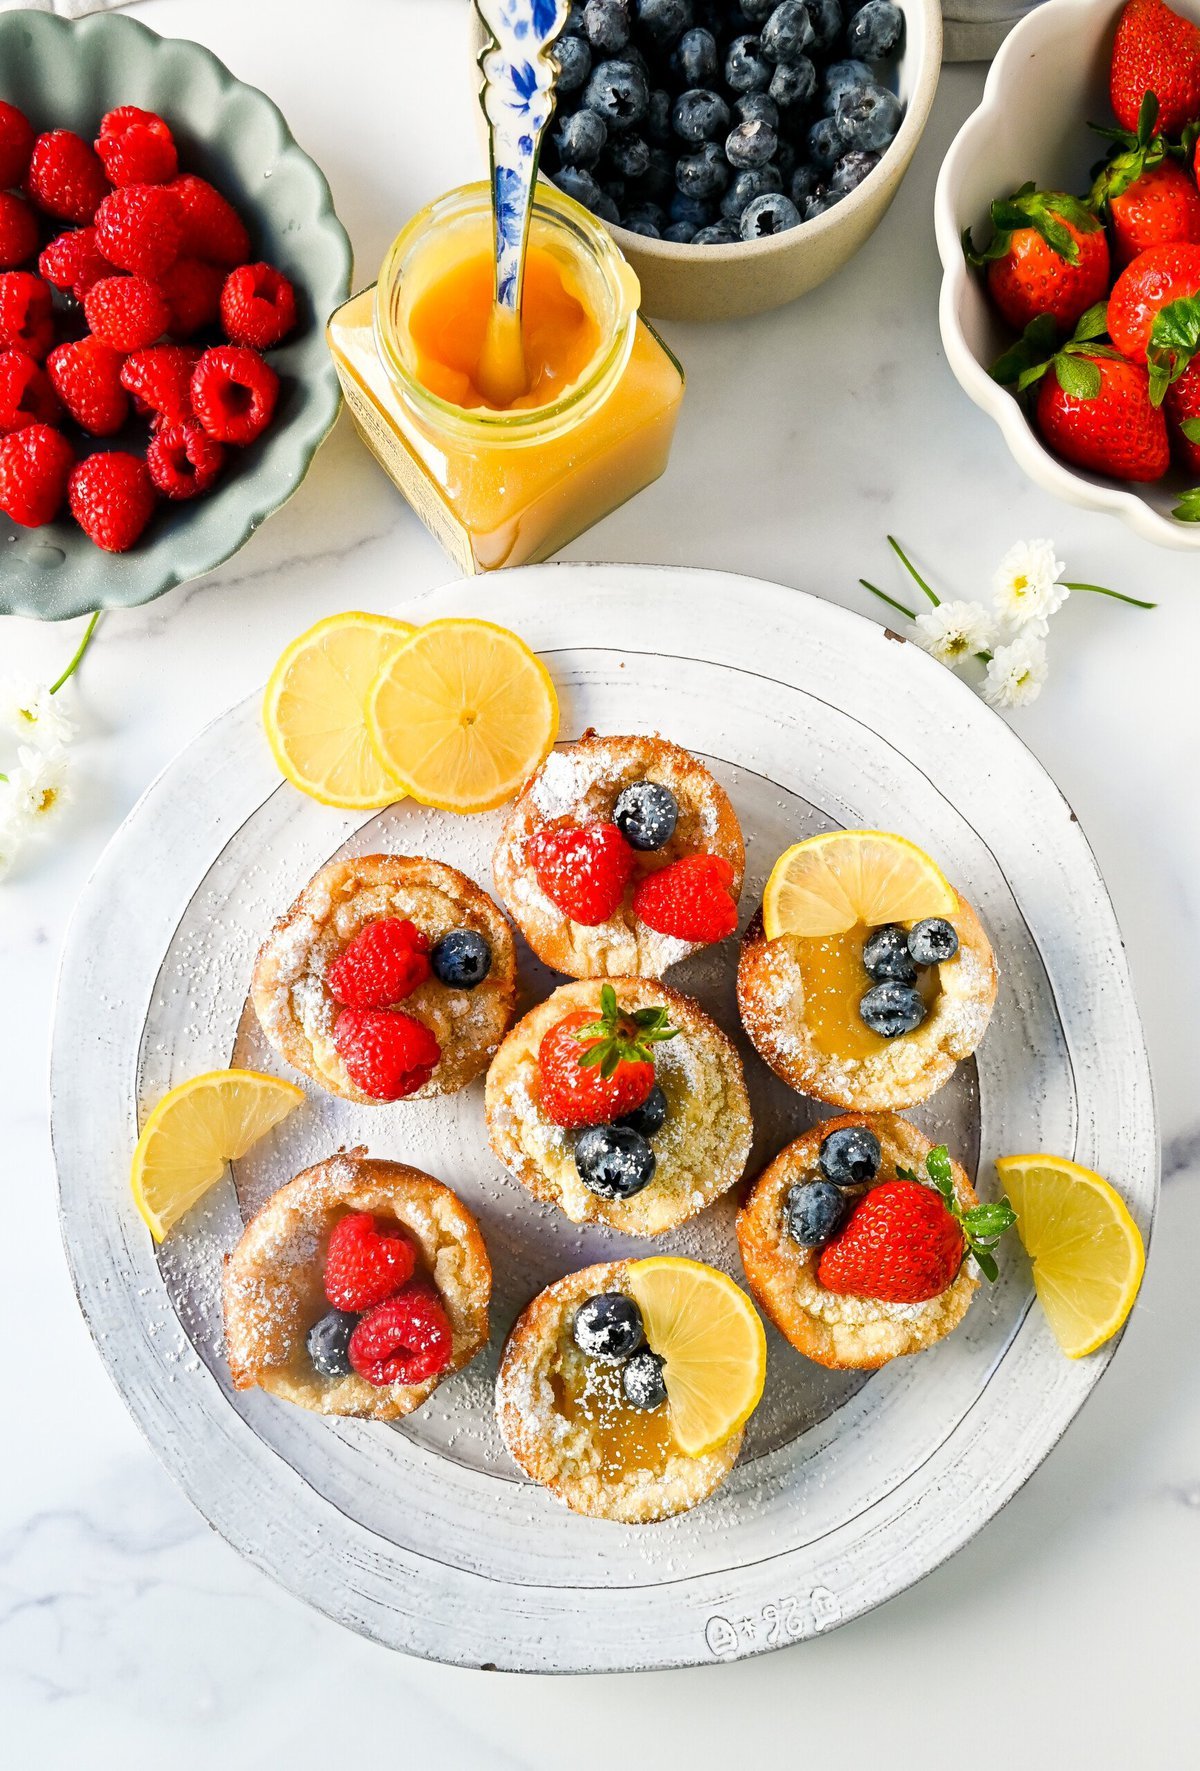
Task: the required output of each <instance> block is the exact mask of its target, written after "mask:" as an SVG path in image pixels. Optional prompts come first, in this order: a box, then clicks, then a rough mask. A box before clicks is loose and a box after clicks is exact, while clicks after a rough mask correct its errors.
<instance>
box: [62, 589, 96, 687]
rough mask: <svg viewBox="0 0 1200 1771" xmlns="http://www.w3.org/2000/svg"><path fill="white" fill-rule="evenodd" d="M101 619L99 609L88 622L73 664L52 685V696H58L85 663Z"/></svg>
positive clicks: (72, 661) (76, 649)
mask: <svg viewBox="0 0 1200 1771" xmlns="http://www.w3.org/2000/svg"><path fill="white" fill-rule="evenodd" d="M99 619H100V610H99V609H97V610H96V611H95V613H94V614H93V616H92V618H91V620H90V621H89V622H88V624H87V627H86V628H85V629H84V634H83V638H82V639H81V640H80V642H79V644H78V646H77V647H76V648H75V656H74V657H73V658H72V660H71V662H70V663H69V664H68V665H67V668H66V669H65V670H64V671H63V673H62V675H61V676H60V677H59V679H58V681H57V682H55V683H51V684H50V693H51V694H52V695H57V694H58V691H59V690H60V689H61V688H62V686H63V684H64V683H65V682H66V680H67V678H68V677H70V676H73V675H74V674H75V672H76V671H77V670H78V669H79V666H80V665H81V664H82V663H83V654H84V653H85V652H86V651H87V649H88V647H89V646H90V645H91V643H92V635H93V634H94V633H95V631H96V623H97V621H99Z"/></svg>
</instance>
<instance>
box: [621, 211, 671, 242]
mask: <svg viewBox="0 0 1200 1771" xmlns="http://www.w3.org/2000/svg"><path fill="white" fill-rule="evenodd" d="M620 226H621V227H623V228H624V229H625V232H626V233H627V234H640V235H641V237H642V239H643V240H661V239H662V230H661V228H656V227H655V225H654V223H653V222H652V221H640V220H639V221H630V219H629V217H628V216H626V217H625V219H624V221H622V222H621V223H620Z"/></svg>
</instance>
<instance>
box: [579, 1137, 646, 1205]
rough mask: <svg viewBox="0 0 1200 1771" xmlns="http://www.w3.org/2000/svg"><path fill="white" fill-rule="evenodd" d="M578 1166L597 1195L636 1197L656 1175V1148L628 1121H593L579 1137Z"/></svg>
mask: <svg viewBox="0 0 1200 1771" xmlns="http://www.w3.org/2000/svg"><path fill="white" fill-rule="evenodd" d="M575 1166H576V1168H577V1169H578V1170H579V1178H580V1180H581V1181H582V1182H583V1184H584V1186H585V1187H586V1188H587V1190H588V1192H589V1193H594V1194H595V1195H596V1197H597V1199H632V1198H633V1196H634V1194H635V1193H640V1192H641V1190H642V1188H643V1187H648V1186H649V1185H650V1183H651V1181H652V1180H653V1179H654V1170H655V1166H656V1164H655V1158H654V1152H653V1150H652V1149H651V1148H650V1146H649V1144H648V1143H647V1142H646V1140H645V1138H644V1137H643V1136H642V1134H641V1132H637V1131H633V1130H632V1129H631V1128H630V1127H629V1126H627V1125H589V1126H588V1127H587V1128H586V1130H584V1131H581V1132H580V1133H579V1135H578V1137H577V1138H576V1139H575Z"/></svg>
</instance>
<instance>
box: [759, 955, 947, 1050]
mask: <svg viewBox="0 0 1200 1771" xmlns="http://www.w3.org/2000/svg"><path fill="white" fill-rule="evenodd" d="M870 933H871V930H870V929H869V928H868V927H867V926H866V925H865V924H864V923H860V924H858V925H857V926H856V927H855V928H852V929H847V930H846V932H845V933H844V934H840V935H794V936H792V937H791V939H792V942H793V945H794V947H795V952H796V962H797V964H798V965H799V968H800V977H801V981H802V983H803V985H804V1019H805V1022H806V1024H807V1026H808V1028H809V1031H810V1033H811V1035H812V1039H813V1043H814V1045H816V1046H818V1047H819V1048H820V1050H821V1051H823V1052H828V1053H829V1055H830V1057H834V1058H869V1057H872V1056H873V1055H874V1054H875V1053H876V1052H879V1051H882V1050H883V1048H884V1047H885V1046H887V1045H891V1044H894V1041H892V1040H889V1039H885V1038H884V1037H883V1035H882V1034H880V1033H875V1032H873V1031H872V1030H871V1028H870V1027H868V1026H867V1024H866V1022H865V1021H864V1020H863V1018H862V1016H861V1015H860V1014H859V1012H858V1005H859V1003H860V1002H861V1001H862V999H863V997H864V996H865V995H866V993H867V991H868V990H869V989H870V988H871V986H872V984H873V983H874V981H875V980H874V979H873V978H871V977H870V976H869V975H868V972H867V969H866V967H865V966H864V964H863V957H862V956H863V946H864V944H865V942H866V940H867V938H868V936H869V935H870ZM937 979H938V967H937V966H930V967H929V968H928V969H927V970H923V971H921V972H919V973H918V975H917V984H916V988H917V989H918V990H919V991H920V992H921V995H922V997H923V998H924V1001H925V1006H926V1008H931V1007H932V1006H933V1002H934V999H935V998H936V996H937V994H938V990H939V985H938V981H937Z"/></svg>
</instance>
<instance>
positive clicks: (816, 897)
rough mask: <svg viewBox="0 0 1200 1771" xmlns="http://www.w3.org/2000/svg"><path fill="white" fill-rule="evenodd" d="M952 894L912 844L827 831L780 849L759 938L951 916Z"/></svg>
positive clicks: (874, 834) (883, 835)
mask: <svg viewBox="0 0 1200 1771" xmlns="http://www.w3.org/2000/svg"><path fill="white" fill-rule="evenodd" d="M957 906H958V894H957V893H956V892H955V890H954V887H953V886H952V885H951V884H950V883H949V881H948V880H947V879H946V877H945V875H944V874H943V873H942V871H941V869H940V868H939V867H938V866H937V864H936V862H934V861H931V860H930V858H929V856H928V855H927V854H925V852H924V851H923V850H922V849H919V848H918V847H917V845H916V844H915V843H911V842H909V841H908V840H907V838H906V837H903V836H891V835H889V834H888V832H887V831H884V830H831V831H828V832H827V833H826V834H825V835H823V836H810V837H809V838H808V840H807V842H798V843H795V844H793V846H792V847H791V848H790V849H786V850H785V851H784V853H783V854H782V855H780V857H779V859H778V861H776V863H775V865H774V867H773V868H772V869H771V877H770V879H769V880H768V881H767V889H766V891H765V892H764V893H763V932H764V933H765V935H766V937H767V939H768V941H775V940H778V938H779V937H780V935H805V936H812V937H822V936H827V935H843V934H845V933H846V932H847V931H848V930H849V929H852V928H855V927H857V926H858V925H860V924H865V925H866V926H867V927H868V928H879V927H881V926H882V925H883V924H884V923H888V922H905V923H912V922H921V921H923V920H924V918H925V917H927V916H950V915H951V914H952V913H953V912H954V910H955V909H956V908H957Z"/></svg>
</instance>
